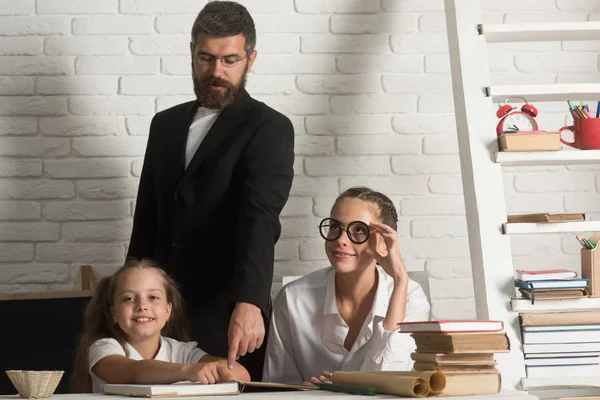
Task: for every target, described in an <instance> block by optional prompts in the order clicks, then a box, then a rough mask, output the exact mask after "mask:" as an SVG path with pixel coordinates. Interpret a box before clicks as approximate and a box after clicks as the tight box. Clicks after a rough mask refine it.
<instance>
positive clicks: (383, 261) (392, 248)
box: [369, 222, 408, 282]
mask: <svg viewBox="0 0 600 400" xmlns="http://www.w3.org/2000/svg"><path fill="white" fill-rule="evenodd" d="M369 228H370V229H371V232H372V233H373V235H372V236H373V237H372V238H369V247H370V249H371V250H372V251H373V256H374V257H375V260H377V263H378V264H379V265H381V266H382V267H383V270H384V271H385V272H386V273H387V274H388V275H390V276H391V277H392V278H394V279H397V280H401V281H404V282H408V273H407V272H406V267H405V265H404V260H403V259H402V254H401V253H400V247H399V246H398V237H397V235H396V231H395V230H394V229H392V228H391V227H389V226H388V225H386V224H381V223H378V222H371V225H370V227H369ZM376 235H379V236H381V238H382V239H383V243H384V245H385V250H383V249H382V248H381V244H380V241H379V240H376V239H377V238H376Z"/></svg>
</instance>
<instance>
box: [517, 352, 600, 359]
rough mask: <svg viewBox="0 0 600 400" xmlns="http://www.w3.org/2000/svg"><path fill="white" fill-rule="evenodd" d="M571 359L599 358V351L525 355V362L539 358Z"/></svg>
mask: <svg viewBox="0 0 600 400" xmlns="http://www.w3.org/2000/svg"><path fill="white" fill-rule="evenodd" d="M573 357H599V358H600V351H577V352H569V353H530V354H525V359H526V360H534V359H541V358H573Z"/></svg>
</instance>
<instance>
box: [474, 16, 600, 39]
mask: <svg viewBox="0 0 600 400" xmlns="http://www.w3.org/2000/svg"><path fill="white" fill-rule="evenodd" d="M479 33H480V34H482V35H484V36H485V40H486V41H487V42H488V43H505V42H544V41H564V40H597V39H600V22H597V21H582V22H552V23H537V24H483V25H480V27H479Z"/></svg>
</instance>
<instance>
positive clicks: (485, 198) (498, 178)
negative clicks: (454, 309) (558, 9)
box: [445, 0, 600, 390]
mask: <svg viewBox="0 0 600 400" xmlns="http://www.w3.org/2000/svg"><path fill="white" fill-rule="evenodd" d="M445 10H446V25H447V28H448V44H449V50H450V65H451V71H452V83H453V85H452V86H453V94H454V109H455V114H456V128H457V135H458V145H459V153H460V162H461V170H462V182H463V192H464V199H465V210H466V217H467V225H468V230H469V245H470V252H471V263H472V269H473V284H474V289H475V298H476V302H475V304H476V312H477V318H478V319H498V320H502V321H504V322H505V329H506V333H507V335H508V337H509V339H510V341H511V352H510V353H508V354H498V355H497V361H498V369H499V370H500V372H501V373H502V385H503V389H507V390H510V389H522V387H525V388H528V387H529V385H528V383H530V382H528V380H527V379H526V378H525V379H523V378H524V377H525V366H524V362H523V353H522V350H521V345H520V344H521V339H520V331H519V324H518V318H517V314H516V311H530V307H528V306H527V304H525V302H523V301H520V299H513V300H512V302H511V298H512V297H513V296H514V294H515V289H514V285H513V276H514V271H513V260H512V252H511V246H510V241H509V236H508V235H510V234H533V233H538V234H539V233H562V232H582V231H600V221H599V222H593V221H592V222H589V221H586V222H577V223H558V224H510V226H507V225H505V222H506V204H505V200H504V188H503V181H502V171H501V167H502V166H536V165H565V164H589V163H597V162H599V161H600V151H599V150H596V151H566V150H562V151H555V152H524V153H501V152H500V153H499V152H498V146H497V142H496V133H495V129H494V128H495V126H496V123H497V120H496V118H495V112H496V107H495V106H494V102H504V99H505V98H506V97H510V96H521V97H525V98H526V99H527V100H530V101H555V100H590V99H593V100H598V93H600V85H598V84H590V85H587V84H585V85H581V84H565V85H561V84H554V85H523V86H492V85H491V84H490V76H489V65H488V61H487V48H486V46H487V43H491V42H515V41H553V40H595V39H600V22H576V23H563V24H560V23H552V24H547V23H542V24H511V25H482V24H481V22H482V12H481V4H480V1H479V0H445ZM541 211H543V210H541ZM541 211H540V212H541ZM573 304H580V305H582V306H584V307H582V308H597V309H600V301H588V302H585V303H584V304H582V303H569V304H566V303H556V308H555V309H557V310H560V309H563V310H564V309H565V307H574V305H573ZM549 306H550V308H551V305H549ZM547 308H548V307H547ZM543 311H549V310H548V309H544V310H543ZM522 379H523V380H522Z"/></svg>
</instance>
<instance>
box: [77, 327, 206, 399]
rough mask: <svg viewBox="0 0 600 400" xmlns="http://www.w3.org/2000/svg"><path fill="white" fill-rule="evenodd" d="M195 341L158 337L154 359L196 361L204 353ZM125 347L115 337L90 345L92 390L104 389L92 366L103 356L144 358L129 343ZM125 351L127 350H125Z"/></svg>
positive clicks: (99, 390) (181, 361) (188, 362)
mask: <svg viewBox="0 0 600 400" xmlns="http://www.w3.org/2000/svg"><path fill="white" fill-rule="evenodd" d="M197 346H198V343H197V342H180V341H178V340H175V339H171V338H168V337H162V336H161V337H160V348H159V350H158V353H157V354H156V356H155V357H154V360H158V361H168V362H173V363H185V364H191V363H197V362H198V361H199V360H200V359H201V358H202V357H203V356H204V355H205V354H206V353H205V352H204V351H202V350H201V349H199V348H198V347H197ZM125 348H126V349H124V348H123V346H121V345H120V344H119V342H118V341H117V340H116V339H112V338H104V339H99V340H96V341H95V342H94V343H92V345H91V346H90V349H89V351H88V359H89V364H90V375H91V376H92V392H93V393H102V392H103V391H104V384H105V383H106V382H105V381H104V380H102V379H101V378H99V377H98V376H96V374H94V371H92V367H93V366H94V365H96V363H97V362H98V361H100V360H102V359H103V358H104V357H108V356H112V355H115V354H116V355H120V356H124V357H127V358H130V359H132V360H143V359H144V358H143V357H142V356H141V355H140V353H138V352H137V350H136V349H134V348H133V346H131V345H130V344H129V343H125ZM126 351H127V352H126Z"/></svg>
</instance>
